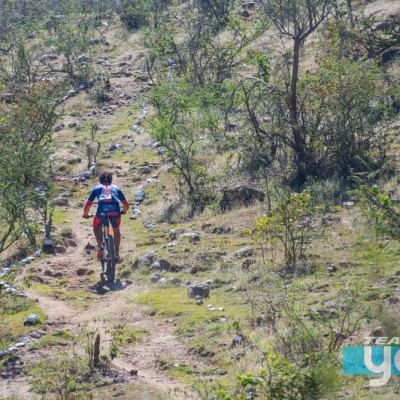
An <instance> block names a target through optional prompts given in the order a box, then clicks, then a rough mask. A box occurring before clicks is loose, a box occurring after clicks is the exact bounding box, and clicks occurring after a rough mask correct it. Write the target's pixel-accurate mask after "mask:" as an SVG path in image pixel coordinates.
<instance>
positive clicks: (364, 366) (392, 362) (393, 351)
mask: <svg viewBox="0 0 400 400" xmlns="http://www.w3.org/2000/svg"><path fill="white" fill-rule="evenodd" d="M343 373H344V374H345V375H378V376H379V375H382V376H381V377H377V378H376V379H370V381H369V382H370V386H383V385H386V384H387V383H388V382H389V379H390V377H391V376H392V375H400V346H347V347H344V348H343Z"/></svg>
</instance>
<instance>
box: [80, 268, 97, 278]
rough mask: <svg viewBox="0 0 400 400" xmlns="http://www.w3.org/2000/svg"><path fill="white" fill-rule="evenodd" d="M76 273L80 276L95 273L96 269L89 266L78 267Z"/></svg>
mask: <svg viewBox="0 0 400 400" xmlns="http://www.w3.org/2000/svg"><path fill="white" fill-rule="evenodd" d="M76 274H77V275H78V276H83V275H93V274H94V271H93V270H91V269H88V268H78V269H77V270H76Z"/></svg>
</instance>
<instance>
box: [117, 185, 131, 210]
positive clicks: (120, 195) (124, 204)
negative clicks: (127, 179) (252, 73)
mask: <svg viewBox="0 0 400 400" xmlns="http://www.w3.org/2000/svg"><path fill="white" fill-rule="evenodd" d="M118 198H119V200H120V201H121V203H122V207H123V208H122V211H123V212H127V211H128V210H129V203H128V200H126V198H125V196H124V194H123V193H122V190H121V189H118Z"/></svg>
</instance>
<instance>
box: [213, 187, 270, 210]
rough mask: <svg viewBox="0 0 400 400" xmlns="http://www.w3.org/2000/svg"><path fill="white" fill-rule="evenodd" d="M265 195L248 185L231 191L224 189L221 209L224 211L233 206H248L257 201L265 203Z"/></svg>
mask: <svg viewBox="0 0 400 400" xmlns="http://www.w3.org/2000/svg"><path fill="white" fill-rule="evenodd" d="M264 200H265V194H264V193H263V192H262V191H261V190H258V189H256V188H253V187H251V186H248V185H237V186H235V187H233V188H230V189H224V190H223V192H222V200H221V202H220V207H221V210H222V211H226V210H229V209H231V208H232V206H233V205H245V206H248V205H250V204H252V203H253V202H255V201H260V202H262V201H264Z"/></svg>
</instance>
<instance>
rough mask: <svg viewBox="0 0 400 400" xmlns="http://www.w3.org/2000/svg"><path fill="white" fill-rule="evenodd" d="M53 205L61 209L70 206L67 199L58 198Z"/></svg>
mask: <svg viewBox="0 0 400 400" xmlns="http://www.w3.org/2000/svg"><path fill="white" fill-rule="evenodd" d="M53 204H54V205H56V206H61V207H68V206H69V201H68V199H67V198H65V197H62V196H58V197H56V198H54V199H53Z"/></svg>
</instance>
